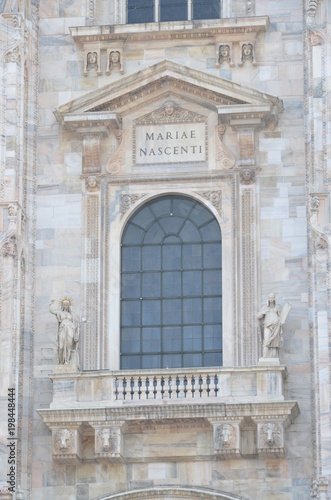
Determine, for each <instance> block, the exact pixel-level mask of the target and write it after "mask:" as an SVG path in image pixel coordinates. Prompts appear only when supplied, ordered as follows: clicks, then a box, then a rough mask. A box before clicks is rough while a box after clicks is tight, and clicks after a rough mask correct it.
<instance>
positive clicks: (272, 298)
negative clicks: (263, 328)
mask: <svg viewBox="0 0 331 500" xmlns="http://www.w3.org/2000/svg"><path fill="white" fill-rule="evenodd" d="M275 303H276V297H275V294H274V293H269V295H268V306H270V305H271V304H275Z"/></svg>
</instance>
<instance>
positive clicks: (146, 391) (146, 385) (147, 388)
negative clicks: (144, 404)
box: [145, 377, 149, 399]
mask: <svg viewBox="0 0 331 500" xmlns="http://www.w3.org/2000/svg"><path fill="white" fill-rule="evenodd" d="M145 387H146V390H145V394H146V399H148V395H149V378H148V377H146V380H145Z"/></svg>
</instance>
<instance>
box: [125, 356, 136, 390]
mask: <svg viewBox="0 0 331 500" xmlns="http://www.w3.org/2000/svg"><path fill="white" fill-rule="evenodd" d="M121 368H122V370H136V369H139V368H140V356H122V358H121ZM127 390H128V389H127Z"/></svg>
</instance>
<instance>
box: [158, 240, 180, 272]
mask: <svg viewBox="0 0 331 500" xmlns="http://www.w3.org/2000/svg"><path fill="white" fill-rule="evenodd" d="M181 262H182V258H181V246H180V245H164V246H163V253H162V269H163V270H170V269H173V270H175V269H181V267H182V265H181Z"/></svg>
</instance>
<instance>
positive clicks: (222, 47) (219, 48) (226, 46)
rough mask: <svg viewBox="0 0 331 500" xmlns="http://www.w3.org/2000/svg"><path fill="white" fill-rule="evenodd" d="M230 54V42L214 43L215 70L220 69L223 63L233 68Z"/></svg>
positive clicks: (231, 51)
mask: <svg viewBox="0 0 331 500" xmlns="http://www.w3.org/2000/svg"><path fill="white" fill-rule="evenodd" d="M232 54H233V50H232V42H216V65H215V66H216V68H220V67H221V66H223V64H224V63H226V64H228V65H229V66H230V68H233V67H234V63H233V60H232V57H233V55H232Z"/></svg>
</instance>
